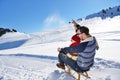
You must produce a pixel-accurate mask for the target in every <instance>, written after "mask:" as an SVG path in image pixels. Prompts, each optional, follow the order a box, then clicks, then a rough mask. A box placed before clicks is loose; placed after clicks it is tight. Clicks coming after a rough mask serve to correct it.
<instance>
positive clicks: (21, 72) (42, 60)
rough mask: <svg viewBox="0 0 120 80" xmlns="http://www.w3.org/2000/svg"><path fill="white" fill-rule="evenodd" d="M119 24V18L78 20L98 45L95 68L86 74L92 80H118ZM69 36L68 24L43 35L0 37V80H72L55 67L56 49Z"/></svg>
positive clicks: (40, 33)
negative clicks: (88, 30) (86, 27)
mask: <svg viewBox="0 0 120 80" xmlns="http://www.w3.org/2000/svg"><path fill="white" fill-rule="evenodd" d="M119 21H120V16H116V17H114V18H107V19H104V20H102V19H101V18H92V19H88V20H82V21H78V23H79V24H80V25H86V26H88V27H89V29H90V33H91V34H92V35H94V36H95V37H96V38H97V40H98V42H99V45H100V49H99V51H97V54H96V56H95V58H96V59H95V65H94V66H93V67H92V69H91V70H90V72H89V74H90V76H91V78H92V80H119V74H120V54H119V52H120V51H119V49H120V22H119ZM73 34H75V32H74V28H73V26H72V24H66V25H63V26H61V27H60V28H57V29H54V30H50V31H46V32H38V33H32V34H25V33H19V32H17V33H7V34H5V35H3V36H2V37H0V80H74V79H73V78H72V77H71V76H69V75H68V74H66V73H63V71H62V70H60V69H58V68H56V66H55V64H56V63H57V55H58V52H57V50H56V49H57V48H58V47H66V46H69V44H70V38H71V36H72V35H73ZM60 78H62V79H60ZM82 80H84V77H82Z"/></svg>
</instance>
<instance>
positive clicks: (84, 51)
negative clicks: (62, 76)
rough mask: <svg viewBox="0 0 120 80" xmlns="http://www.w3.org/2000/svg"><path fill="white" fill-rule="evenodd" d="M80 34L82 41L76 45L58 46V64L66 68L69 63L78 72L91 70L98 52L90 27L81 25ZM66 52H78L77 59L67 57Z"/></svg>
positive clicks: (59, 66)
mask: <svg viewBox="0 0 120 80" xmlns="http://www.w3.org/2000/svg"><path fill="white" fill-rule="evenodd" d="M79 29H80V33H79V34H78V35H79V37H80V39H82V42H81V43H80V44H79V45H77V46H74V47H66V48H58V49H57V50H58V51H59V55H58V59H59V63H58V64H57V67H58V68H61V69H65V65H69V66H70V67H71V68H72V69H73V70H75V71H76V72H83V71H86V70H89V69H90V67H91V66H92V65H93V63H94V56H95V53H96V51H95V50H96V39H95V38H94V37H92V36H90V34H89V29H88V28H87V27H85V26H81V27H80V28H79ZM66 53H70V54H72V53H77V54H78V58H77V60H72V59H71V58H69V57H67V56H66V55H65V54H66Z"/></svg>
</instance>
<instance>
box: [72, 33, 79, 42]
mask: <svg viewBox="0 0 120 80" xmlns="http://www.w3.org/2000/svg"><path fill="white" fill-rule="evenodd" d="M72 40H74V41H76V42H78V43H80V37H79V36H78V35H77V34H75V35H73V36H72Z"/></svg>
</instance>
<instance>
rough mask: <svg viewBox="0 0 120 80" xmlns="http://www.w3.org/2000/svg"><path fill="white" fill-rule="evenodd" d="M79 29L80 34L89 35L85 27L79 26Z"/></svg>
mask: <svg viewBox="0 0 120 80" xmlns="http://www.w3.org/2000/svg"><path fill="white" fill-rule="evenodd" d="M79 29H80V32H81V33H85V34H86V35H89V29H88V28H87V27H86V26H81V27H80V28H79Z"/></svg>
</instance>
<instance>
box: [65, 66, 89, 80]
mask: <svg viewBox="0 0 120 80" xmlns="http://www.w3.org/2000/svg"><path fill="white" fill-rule="evenodd" d="M66 67H67V72H68V74H70V75H71V68H70V67H69V66H68V65H67V66H66ZM87 72H88V70H86V71H83V72H77V75H78V77H77V80H80V77H81V75H82V76H84V77H85V78H90V77H89V75H88V73H87Z"/></svg>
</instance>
